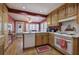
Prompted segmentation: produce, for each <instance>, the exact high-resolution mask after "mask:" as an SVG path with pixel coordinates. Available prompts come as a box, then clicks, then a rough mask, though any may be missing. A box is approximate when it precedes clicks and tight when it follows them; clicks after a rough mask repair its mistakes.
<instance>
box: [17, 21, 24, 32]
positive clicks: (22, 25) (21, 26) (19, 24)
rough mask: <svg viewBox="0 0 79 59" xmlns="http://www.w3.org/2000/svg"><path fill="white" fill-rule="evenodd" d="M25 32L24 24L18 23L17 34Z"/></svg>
mask: <svg viewBox="0 0 79 59" xmlns="http://www.w3.org/2000/svg"><path fill="white" fill-rule="evenodd" d="M23 31H24V23H23V22H17V23H16V32H17V33H21V32H23Z"/></svg>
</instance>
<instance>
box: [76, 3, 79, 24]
mask: <svg viewBox="0 0 79 59" xmlns="http://www.w3.org/2000/svg"><path fill="white" fill-rule="evenodd" d="M77 6H78V11H77V19H76V22H77V24H79V3H78V4H77Z"/></svg>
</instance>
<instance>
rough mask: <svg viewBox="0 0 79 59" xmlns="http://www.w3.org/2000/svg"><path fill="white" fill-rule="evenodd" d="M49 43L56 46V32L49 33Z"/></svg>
mask: <svg viewBox="0 0 79 59" xmlns="http://www.w3.org/2000/svg"><path fill="white" fill-rule="evenodd" d="M49 44H50V45H51V46H54V34H53V33H49Z"/></svg>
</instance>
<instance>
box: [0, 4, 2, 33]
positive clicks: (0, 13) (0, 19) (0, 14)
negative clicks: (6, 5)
mask: <svg viewBox="0 0 79 59" xmlns="http://www.w3.org/2000/svg"><path fill="white" fill-rule="evenodd" d="M0 34H2V4H0Z"/></svg>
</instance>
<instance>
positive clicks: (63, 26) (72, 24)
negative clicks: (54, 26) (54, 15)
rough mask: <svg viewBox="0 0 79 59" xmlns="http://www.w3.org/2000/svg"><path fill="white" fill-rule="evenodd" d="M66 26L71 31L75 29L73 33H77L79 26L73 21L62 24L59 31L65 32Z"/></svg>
mask: <svg viewBox="0 0 79 59" xmlns="http://www.w3.org/2000/svg"><path fill="white" fill-rule="evenodd" d="M68 26H70V27H71V28H72V29H71V31H73V28H74V29H75V30H74V31H73V32H76V33H79V25H78V24H77V23H76V22H75V20H71V21H66V22H62V26H61V31H63V32H66V30H67V28H68Z"/></svg>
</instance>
